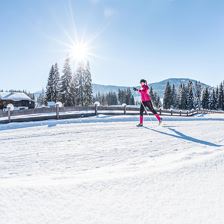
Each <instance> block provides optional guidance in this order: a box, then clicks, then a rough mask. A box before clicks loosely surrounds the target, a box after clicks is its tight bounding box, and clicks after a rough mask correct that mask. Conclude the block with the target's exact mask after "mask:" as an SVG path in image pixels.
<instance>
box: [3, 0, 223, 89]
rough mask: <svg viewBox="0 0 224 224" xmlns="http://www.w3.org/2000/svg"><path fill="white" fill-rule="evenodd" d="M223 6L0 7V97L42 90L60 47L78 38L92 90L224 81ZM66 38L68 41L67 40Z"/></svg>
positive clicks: (102, 0) (109, 0) (211, 1)
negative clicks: (86, 50) (84, 46)
mask: <svg viewBox="0 0 224 224" xmlns="http://www.w3.org/2000/svg"><path fill="white" fill-rule="evenodd" d="M223 26H224V1H222V0H133V1H131V0H38V1H37V0H11V1H1V2H0V30H1V34H0V78H1V79H0V89H12V88H14V89H28V90H30V91H36V90H39V89H41V88H42V87H45V85H46V80H47V77H48V73H49V69H50V66H51V65H52V64H54V63H55V62H58V63H59V67H60V68H62V66H63V61H64V59H65V58H66V56H67V55H68V51H67V50H68V48H67V47H66V46H65V44H69V43H70V38H75V37H76V36H79V38H82V39H84V40H86V41H89V40H90V39H91V40H92V41H91V44H90V47H91V49H92V52H93V53H94V54H95V55H97V57H91V58H90V65H91V72H92V78H93V82H94V83H100V84H116V85H126V86H133V85H136V84H137V83H138V81H139V79H140V78H143V77H144V78H146V79H148V80H149V81H150V82H156V81H160V80H163V79H165V78H169V77H187V78H193V79H197V80H201V81H203V82H206V83H208V84H211V85H217V84H218V83H219V82H220V81H222V80H223V79H224V75H223V74H224V63H223V58H224V29H223ZM69 37H70V38H69Z"/></svg>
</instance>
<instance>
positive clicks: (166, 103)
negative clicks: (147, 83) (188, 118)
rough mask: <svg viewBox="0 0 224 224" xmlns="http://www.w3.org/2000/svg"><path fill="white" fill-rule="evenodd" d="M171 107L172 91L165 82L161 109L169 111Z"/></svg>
mask: <svg viewBox="0 0 224 224" xmlns="http://www.w3.org/2000/svg"><path fill="white" fill-rule="evenodd" d="M171 106H172V89H171V86H170V83H169V82H167V84H166V89H165V92H164V97H163V108H164V109H170V108H171Z"/></svg>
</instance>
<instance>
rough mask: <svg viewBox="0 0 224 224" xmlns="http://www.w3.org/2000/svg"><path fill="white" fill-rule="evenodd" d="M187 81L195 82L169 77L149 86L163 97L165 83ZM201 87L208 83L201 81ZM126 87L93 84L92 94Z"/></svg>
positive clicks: (176, 83) (185, 82)
mask: <svg viewBox="0 0 224 224" xmlns="http://www.w3.org/2000/svg"><path fill="white" fill-rule="evenodd" d="M189 81H191V82H193V83H194V84H195V83H196V82H197V81H196V80H194V79H187V78H170V79H165V80H163V81H160V82H155V83H151V84H149V86H152V88H153V90H154V91H155V92H157V93H158V94H159V96H160V97H163V94H164V91H165V88H166V84H167V82H169V83H170V84H171V85H175V86H176V87H177V88H178V87H179V85H180V84H181V83H183V84H187V83H188V82H189ZM201 85H202V88H205V87H210V86H209V85H207V84H205V83H201ZM126 88H128V87H127V86H114V85H99V84H93V94H94V95H95V94H96V93H102V94H105V93H108V92H116V93H117V92H118V90H119V89H126Z"/></svg>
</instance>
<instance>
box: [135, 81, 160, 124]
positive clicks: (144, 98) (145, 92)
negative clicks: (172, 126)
mask: <svg viewBox="0 0 224 224" xmlns="http://www.w3.org/2000/svg"><path fill="white" fill-rule="evenodd" d="M140 84H141V88H140V89H137V88H135V87H134V88H133V90H134V91H138V92H139V93H140V94H141V107H140V123H139V124H138V125H137V127H142V126H143V113H144V110H146V108H148V109H149V110H150V111H152V113H153V114H154V115H155V117H156V118H157V120H158V121H159V124H161V123H162V118H161V117H160V116H159V115H158V114H157V112H156V111H155V109H154V108H153V105H152V100H151V97H150V95H149V87H148V84H147V81H146V80H145V79H141V80H140Z"/></svg>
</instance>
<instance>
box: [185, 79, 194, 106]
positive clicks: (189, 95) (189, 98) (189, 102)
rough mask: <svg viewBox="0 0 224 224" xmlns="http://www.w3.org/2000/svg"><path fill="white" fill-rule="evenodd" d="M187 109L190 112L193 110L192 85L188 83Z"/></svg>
mask: <svg viewBox="0 0 224 224" xmlns="http://www.w3.org/2000/svg"><path fill="white" fill-rule="evenodd" d="M187 92H188V93H187V109H188V110H192V109H193V108H194V93H193V83H192V82H191V81H189V83H188V86H187Z"/></svg>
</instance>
